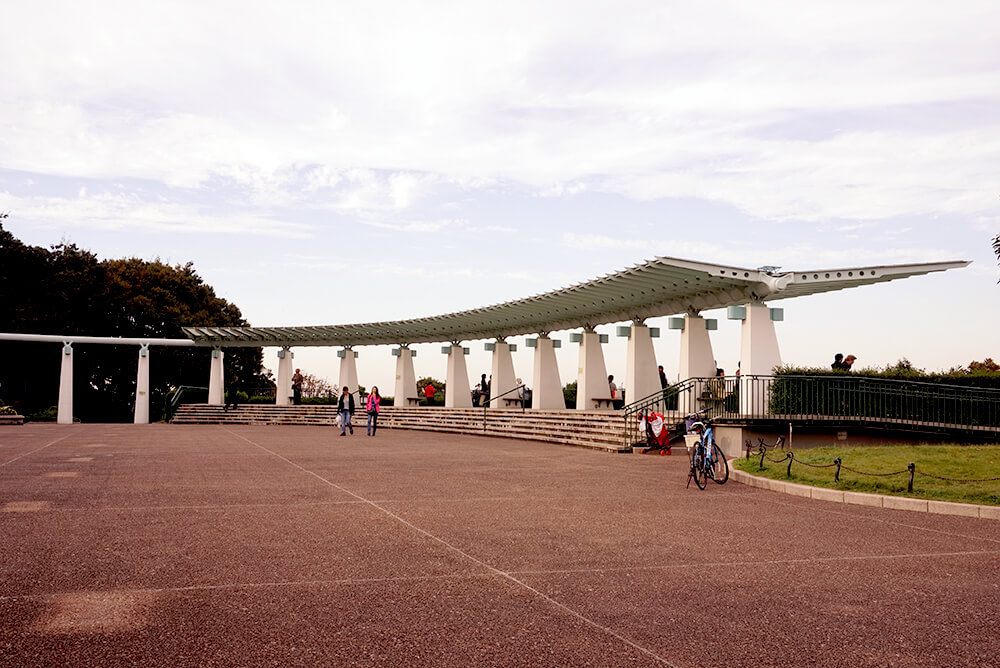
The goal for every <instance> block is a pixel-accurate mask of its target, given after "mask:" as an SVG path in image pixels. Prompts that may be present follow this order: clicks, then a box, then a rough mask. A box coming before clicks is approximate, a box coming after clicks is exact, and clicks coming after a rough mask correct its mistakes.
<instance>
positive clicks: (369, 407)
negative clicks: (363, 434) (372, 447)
mask: <svg viewBox="0 0 1000 668" xmlns="http://www.w3.org/2000/svg"><path fill="white" fill-rule="evenodd" d="M381 406H382V397H381V396H380V395H379V393H378V385H372V391H371V394H369V395H368V400H367V401H365V412H366V413H367V414H368V435H369V436H374V435H375V430H376V429H378V411H379V408H380V407H381Z"/></svg>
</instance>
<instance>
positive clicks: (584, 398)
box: [570, 330, 611, 411]
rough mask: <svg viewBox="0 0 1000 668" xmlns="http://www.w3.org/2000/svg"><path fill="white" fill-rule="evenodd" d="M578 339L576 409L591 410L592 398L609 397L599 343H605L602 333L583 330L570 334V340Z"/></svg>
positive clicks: (605, 367)
mask: <svg viewBox="0 0 1000 668" xmlns="http://www.w3.org/2000/svg"><path fill="white" fill-rule="evenodd" d="M576 338H578V340H579V341H580V366H579V368H578V369H577V378H576V409H577V410H579V411H585V410H592V409H593V408H594V402H593V400H594V399H596V398H600V397H607V398H609V399H610V398H611V391H610V390H609V389H608V368H607V366H605V364H604V351H603V350H601V344H602V343H607V341H608V338H607V336H605V335H604V334H598V333H597V332H595V331H593V330H585V331H584V332H583V333H582V334H576V335H571V337H570V340H573V339H576Z"/></svg>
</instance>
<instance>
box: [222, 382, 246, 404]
mask: <svg viewBox="0 0 1000 668" xmlns="http://www.w3.org/2000/svg"><path fill="white" fill-rule="evenodd" d="M241 389H243V385H242V383H240V377H239V376H238V375H237V374H235V373H234V374H233V379H232V380H231V381H229V394H227V395H226V406H225V408H223V410H225V411H228V410H229V407H230V406H232V407H233V410H236V409H237V408H238V407H239V404H240V397H239V393H240V390H241Z"/></svg>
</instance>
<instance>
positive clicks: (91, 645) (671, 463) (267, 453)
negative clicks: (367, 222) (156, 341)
mask: <svg viewBox="0 0 1000 668" xmlns="http://www.w3.org/2000/svg"><path fill="white" fill-rule="evenodd" d="M338 434H339V431H338V430H335V429H333V428H323V427H304V426H303V427H283V426H218V425H215V426H181V425H163V424H153V425H92V424H91V425H88V424H85V425H49V424H42V425H38V424H29V425H24V426H21V427H0V536H2V538H0V541H2V543H0V554H2V557H3V558H2V560H0V665H4V666H99V665H100V666H108V665H141V666H196V665H198V666H202V665H203V666H258V665H269V666H323V665H334V666H407V667H409V666H659V665H667V666H729V667H731V666H804V665H815V666H945V665H947V666H963V665H965V666H998V665H1000V631H998V629H1000V522H993V521H989V520H980V519H973V518H963V517H952V516H942V515H928V514H925V513H910V512H905V511H894V510H886V509H881V508H866V507H862V506H846V505H843V504H834V503H826V502H823V501H816V500H811V499H803V498H797V497H791V496H785V495H780V494H775V493H773V492H769V491H764V490H760V489H753V488H749V487H746V486H743V485H740V484H738V483H735V482H730V483H728V484H726V485H725V486H722V487H719V486H716V485H711V486H710V487H709V488H708V489H707V490H705V491H703V492H702V491H698V490H697V489H696V488H695V487H694V485H691V487H690V488H685V482H686V458H685V457H683V456H677V455H674V456H671V457H660V456H652V455H645V456H640V455H616V454H606V453H601V452H595V451H592V450H586V449H581V448H573V447H565V446H556V445H550V444H546V443H538V442H527V441H518V440H510V439H499V438H486V437H469V436H457V435H441V434H435V433H430V432H419V431H405V430H388V429H386V430H382V431H380V432H379V434H378V435H377V436H376V437H375V438H368V437H366V436H365V435H364V428H363V427H362V428H360V429H359V428H357V427H355V435H354V436H353V437H351V436H347V437H340V436H339V435H338Z"/></svg>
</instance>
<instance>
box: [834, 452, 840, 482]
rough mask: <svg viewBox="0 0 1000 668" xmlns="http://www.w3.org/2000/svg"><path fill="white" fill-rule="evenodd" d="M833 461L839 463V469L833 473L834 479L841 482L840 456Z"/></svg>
mask: <svg viewBox="0 0 1000 668" xmlns="http://www.w3.org/2000/svg"><path fill="white" fill-rule="evenodd" d="M833 463H834V464H836V465H837V470H836V471H835V472H834V474H833V479H834V480H836V481H837V482H840V457H837V458H836V459H834V460H833Z"/></svg>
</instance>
